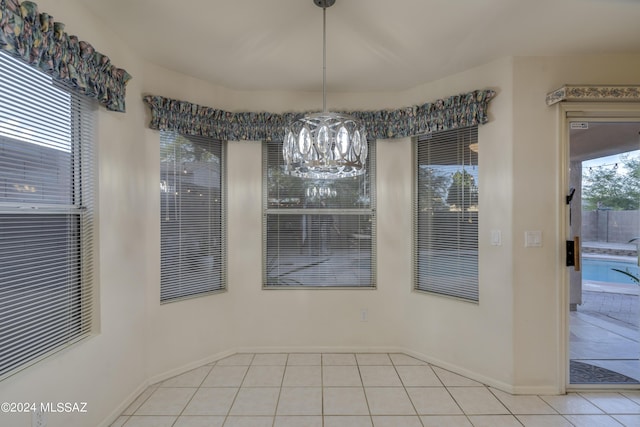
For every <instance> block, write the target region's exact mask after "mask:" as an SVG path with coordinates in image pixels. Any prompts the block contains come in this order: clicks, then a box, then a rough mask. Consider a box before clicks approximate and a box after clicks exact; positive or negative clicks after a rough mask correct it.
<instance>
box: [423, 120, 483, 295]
mask: <svg viewBox="0 0 640 427" xmlns="http://www.w3.org/2000/svg"><path fill="white" fill-rule="evenodd" d="M446 133H450V134H453V133H455V137H456V139H457V141H456V142H455V144H452V149H453V150H455V151H456V152H458V154H460V151H459V150H460V147H461V145H462V144H467V148H469V145H470V144H475V148H474V149H471V148H469V150H470V151H474V150H475V151H476V152H475V155H472V157H474V156H475V157H476V163H475V165H472V166H475V167H477V168H478V172H477V173H479V171H480V162H479V156H478V153H477V147H478V141H479V138H478V126H468V127H463V128H457V129H452V130H446V131H441V132H434V133H432V134H428V135H422V136H419V137H414V138H413V159H414V160H413V167H414V172H413V174H414V185H413V187H414V190H413V193H414V196H413V203H412V205H413V206H412V213H413V233H412V235H413V242H412V248H413V250H412V252H413V253H412V258H413V260H412V261H413V268H412V274H413V280H412V281H413V284H412V287H413V291H415V292H417V293H420V294H426V295H436V296H440V297H445V298H451V299H456V300H460V301H463V302H468V303H473V304H479V302H480V280H479V279H480V276H479V260H480V245H479V237H480V236H479V231H480V227H479V224H480V211H479V209H478V208H477V206H478V204H479V192H478V186H479V185H478V184H479V183H478V182H476V183H475V184H476V188H475V191H476V196H475V197H476V198H477V201H476V210H475V211H474V212H475V215H476V218H475V226H476V230H475V234H474V236H473V237H474V238H475V248H473V249H474V250H475V267H476V268H475V272H474V273H475V276H474V280H475V283H473V285H474V286H475V288H474V289H473V290H472V291H471V292H467V293H466V294H468V295H471V296H468V295H465V292H463V291H460V289H461V288H462V286H455V288H457V289H455V290H454V291H449V292H448V291H446V287H444V286H438V285H434V284H424V283H421V282H420V277H419V276H420V269H421V261H420V246H421V241H420V238H421V235H422V234H424V233H423V232H422V230H421V227H420V224H419V222H420V218H419V217H420V214H419V210H420V185H419V183H420V182H419V173H420V152H419V149H420V145H421V144H425V145H426V144H428V141H429V140H430V139H432V138H434V137H435V138H442V139H445V138H446ZM465 133H466V134H465ZM464 138H467V140H466V141H465V140H464ZM445 142H447V141H445ZM462 155H463V158H464V154H462ZM458 159H459V158H458ZM456 166H457V165H456ZM463 166H464V165H463ZM463 170H464V171H465V172H463V175H464V174H465V173H466V169H464V167H463ZM452 175H455V174H452ZM449 185H451V184H449ZM447 198H448V191H447ZM469 212H471V211H470V210H469ZM470 218H472V216H471V215H470ZM470 222H472V223H473V220H472V219H471V220H470ZM456 224H460V221H457V222H456ZM427 233H430V231H428V232H427ZM452 235H453V234H452ZM460 242H461V239H460V235H459V234H458V235H457V236H456V240H455V242H454V244H453V245H451V246H450V247H449V249H454V248H457V249H458V250H459V249H460V246H461V245H462V246H464V243H462V244H461V243H460ZM424 243H425V244H428V243H429V242H424ZM456 259H457V260H460V258H456ZM447 271H449V272H450V271H451V270H447ZM457 273H460V270H458V271H457ZM428 288H432V289H428ZM434 288H437V289H434Z"/></svg>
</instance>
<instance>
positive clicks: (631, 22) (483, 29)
mask: <svg viewBox="0 0 640 427" xmlns="http://www.w3.org/2000/svg"><path fill="white" fill-rule="evenodd" d="M79 1H80V2H81V3H84V4H85V5H86V7H87V8H88V9H89V10H90V11H91V12H92V13H93V14H95V15H97V16H98V17H99V19H101V20H102V21H103V22H104V24H105V26H107V27H108V28H110V29H111V30H112V31H113V32H114V33H115V34H117V35H119V37H121V38H122V40H123V42H125V43H127V44H128V45H129V46H131V47H132V48H133V49H134V50H135V51H136V52H137V53H138V54H139V55H141V56H143V57H144V58H146V59H147V60H149V61H151V62H153V63H156V64H160V65H163V66H164V67H166V68H169V69H172V70H175V71H178V72H181V73H184V74H187V75H191V76H193V77H197V78H200V79H203V80H206V81H209V82H211V83H213V84H216V85H220V86H224V87H227V88H230V89H236V90H295V91H298V90H313V91H316V90H321V89H322V9H321V8H319V7H317V6H316V5H315V4H314V3H313V1H312V0H268V1H266V0H225V1H222V0H79ZM96 48H97V49H98V50H100V47H99V46H96ZM600 53H640V0H526V1H525V0H337V1H336V4H335V5H334V6H332V7H330V8H328V9H327V89H328V91H334V92H336V91H349V92H360V91H374V90H375V91H378V90H381V91H398V90H405V89H409V88H412V87H415V86H417V85H420V84H424V83H428V82H431V81H434V80H437V79H440V78H443V77H445V76H447V75H450V74H453V73H457V72H460V71H463V70H466V69H469V68H471V67H474V66H477V65H481V64H485V63H487V62H490V61H492V60H494V59H497V58H500V57H504V56H532V55H533V56H536V55H543V56H550V55H551V56H553V55H578V54H600ZM119 65H120V66H122V67H124V68H126V64H119ZM639 76H640V70H639ZM639 80H640V79H639ZM566 83H582V82H566ZM629 83H636V84H637V83H638V82H629Z"/></svg>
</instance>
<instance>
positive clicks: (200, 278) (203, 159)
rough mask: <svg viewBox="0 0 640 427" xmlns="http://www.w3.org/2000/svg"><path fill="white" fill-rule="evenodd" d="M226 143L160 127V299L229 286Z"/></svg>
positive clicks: (207, 292)
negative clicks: (164, 129)
mask: <svg viewBox="0 0 640 427" xmlns="http://www.w3.org/2000/svg"><path fill="white" fill-rule="evenodd" d="M223 159H224V144H223V143H222V142H221V141H217V140H213V139H210V138H202V137H194V136H184V135H180V134H178V133H175V132H164V131H163V132H161V133H160V214H161V220H160V221H161V222H160V223H161V227H160V235H161V247H160V252H161V262H160V268H161V274H160V301H161V302H162V303H167V302H172V301H178V300H182V299H185V298H193V297H197V296H202V295H206V294H210V293H212V292H217V291H221V290H224V289H226V239H225V235H226V233H225V227H226V226H225V208H224V206H225V203H224V201H225V182H224V161H223Z"/></svg>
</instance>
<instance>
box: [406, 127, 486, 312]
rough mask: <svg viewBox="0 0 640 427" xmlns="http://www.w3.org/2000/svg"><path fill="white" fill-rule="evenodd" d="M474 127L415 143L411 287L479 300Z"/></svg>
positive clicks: (476, 150) (476, 149) (443, 133)
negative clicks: (415, 163)
mask: <svg viewBox="0 0 640 427" xmlns="http://www.w3.org/2000/svg"><path fill="white" fill-rule="evenodd" d="M477 152H478V128H477V127H469V128H463V129H456V130H450V131H444V132H438V133H433V134H431V135H428V136H424V137H420V138H418V140H417V142H416V153H417V154H416V160H417V167H416V173H417V177H416V179H417V184H416V195H415V198H414V214H415V215H414V218H415V228H416V233H415V237H414V257H415V260H414V266H415V271H414V274H415V288H416V289H417V290H420V291H428V292H433V293H437V294H442V295H447V296H452V297H457V298H462V299H466V300H471V301H478V153H477Z"/></svg>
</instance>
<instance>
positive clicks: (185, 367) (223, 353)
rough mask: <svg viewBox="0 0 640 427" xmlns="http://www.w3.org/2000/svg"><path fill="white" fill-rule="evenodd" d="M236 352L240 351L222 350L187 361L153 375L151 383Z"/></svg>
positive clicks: (150, 379)
mask: <svg viewBox="0 0 640 427" xmlns="http://www.w3.org/2000/svg"><path fill="white" fill-rule="evenodd" d="M236 353H238V351H237V350H235V349H234V350H226V351H221V352H219V353H216V354H214V355H211V356H207V357H204V358H202V359H200V360H196V361H195V362H190V363H187V364H186V365H182V366H180V367H178V368H175V369H171V370H170V371H166V372H163V373H161V374H158V375H154V376H153V377H151V378H149V385H152V384H156V383H159V382H162V381H164V380H168V379H169V378H173V377H175V376H177V375H181V374H184V373H185V372H188V371H191V370H192V369H196V368H199V367H200V366H203V365H207V364H209V363H213V362H216V361H218V360H220V359H224V358H225V357H229V356H231V355H232V354H236Z"/></svg>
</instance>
